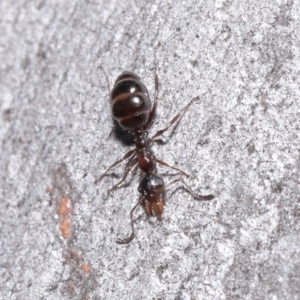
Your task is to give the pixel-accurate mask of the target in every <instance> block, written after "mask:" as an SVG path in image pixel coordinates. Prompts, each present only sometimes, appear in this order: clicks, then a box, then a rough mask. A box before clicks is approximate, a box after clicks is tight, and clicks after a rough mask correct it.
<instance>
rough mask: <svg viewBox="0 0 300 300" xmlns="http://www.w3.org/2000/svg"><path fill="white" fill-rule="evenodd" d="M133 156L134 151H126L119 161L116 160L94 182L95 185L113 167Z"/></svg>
mask: <svg viewBox="0 0 300 300" xmlns="http://www.w3.org/2000/svg"><path fill="white" fill-rule="evenodd" d="M134 154H135V149H132V150H130V151H128V152H127V153H126V154H125V155H124V156H123V157H122V158H121V159H119V160H117V161H116V162H115V163H114V164H112V165H111V166H110V167H109V168H108V169H107V170H106V171H105V172H104V173H103V174H102V175H101V176H100V177H99V178H98V179H96V180H95V181H94V183H95V184H97V183H99V182H100V180H102V178H103V177H104V176H105V175H106V174H107V172H108V171H109V170H110V169H112V168H113V167H115V166H116V165H117V164H119V163H121V162H122V161H124V160H126V159H127V158H128V157H130V156H132V155H134Z"/></svg>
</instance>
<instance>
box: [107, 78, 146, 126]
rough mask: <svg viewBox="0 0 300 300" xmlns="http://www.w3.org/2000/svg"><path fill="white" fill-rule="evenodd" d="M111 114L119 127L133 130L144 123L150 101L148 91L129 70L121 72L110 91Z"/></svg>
mask: <svg viewBox="0 0 300 300" xmlns="http://www.w3.org/2000/svg"><path fill="white" fill-rule="evenodd" d="M111 101H112V115H113V118H114V119H115V120H117V121H118V122H119V124H120V126H121V127H123V128H124V129H127V130H131V131H135V130H137V129H138V128H141V127H142V126H143V125H145V124H146V122H147V121H148V118H149V113H150V109H151V102H150V99H149V95H148V91H147V89H146V87H145V86H144V84H143V83H142V82H141V81H140V78H139V77H138V76H137V75H135V74H134V73H131V72H123V73H122V74H121V75H120V76H119V77H118V78H117V80H116V82H115V85H114V87H113V89H112V92H111Z"/></svg>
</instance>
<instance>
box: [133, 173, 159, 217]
mask: <svg viewBox="0 0 300 300" xmlns="http://www.w3.org/2000/svg"><path fill="white" fill-rule="evenodd" d="M138 190H139V192H140V193H141V194H142V195H143V196H144V197H145V208H146V211H147V213H148V214H149V215H151V216H156V217H160V216H161V213H162V211H163V205H164V180H163V178H162V177H161V176H159V175H156V174H151V175H146V176H145V177H144V178H143V179H142V180H141V182H140V185H139V188H138Z"/></svg>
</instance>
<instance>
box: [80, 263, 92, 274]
mask: <svg viewBox="0 0 300 300" xmlns="http://www.w3.org/2000/svg"><path fill="white" fill-rule="evenodd" d="M81 270H82V271H83V273H84V274H86V275H90V273H91V266H90V265H89V264H87V263H83V264H82V265H81Z"/></svg>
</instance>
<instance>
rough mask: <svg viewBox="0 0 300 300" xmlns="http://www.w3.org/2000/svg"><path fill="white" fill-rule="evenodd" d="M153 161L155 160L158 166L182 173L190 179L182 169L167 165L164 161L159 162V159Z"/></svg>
mask: <svg viewBox="0 0 300 300" xmlns="http://www.w3.org/2000/svg"><path fill="white" fill-rule="evenodd" d="M152 159H153V160H154V161H155V162H157V163H158V164H160V165H162V166H165V167H168V168H171V169H173V170H176V171H178V172H180V173H181V174H183V175H184V176H186V177H190V175H188V174H186V173H185V172H184V171H182V170H180V169H178V168H175V167H172V166H170V165H168V164H167V163H165V162H164V161H162V160H159V159H157V158H152Z"/></svg>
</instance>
